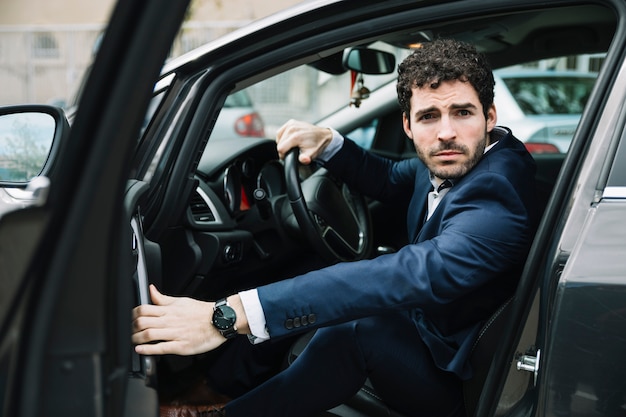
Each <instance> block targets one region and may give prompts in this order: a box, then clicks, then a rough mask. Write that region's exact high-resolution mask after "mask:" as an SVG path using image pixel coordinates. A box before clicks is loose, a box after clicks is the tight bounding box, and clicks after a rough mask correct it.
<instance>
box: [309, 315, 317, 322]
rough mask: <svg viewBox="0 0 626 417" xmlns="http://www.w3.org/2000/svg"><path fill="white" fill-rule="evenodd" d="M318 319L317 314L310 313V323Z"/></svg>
mask: <svg viewBox="0 0 626 417" xmlns="http://www.w3.org/2000/svg"><path fill="white" fill-rule="evenodd" d="M316 321H317V316H316V315H315V314H309V323H310V324H313V323H315V322H316Z"/></svg>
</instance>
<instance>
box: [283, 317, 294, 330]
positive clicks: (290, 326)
mask: <svg viewBox="0 0 626 417" xmlns="http://www.w3.org/2000/svg"><path fill="white" fill-rule="evenodd" d="M285 327H286V328H287V330H291V329H293V319H287V320H286V321H285Z"/></svg>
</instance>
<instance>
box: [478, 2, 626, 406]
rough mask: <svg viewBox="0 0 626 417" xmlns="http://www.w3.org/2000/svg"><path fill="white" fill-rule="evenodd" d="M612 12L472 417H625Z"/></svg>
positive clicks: (620, 85) (617, 74) (625, 324)
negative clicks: (604, 47) (593, 77)
mask: <svg viewBox="0 0 626 417" xmlns="http://www.w3.org/2000/svg"><path fill="white" fill-rule="evenodd" d="M613 6H614V7H615V10H616V11H618V12H619V17H620V19H619V22H620V24H619V25H618V29H617V31H616V34H615V38H614V40H613V42H612V44H611V48H610V50H609V51H608V54H607V59H606V61H605V64H604V67H603V69H602V71H601V73H600V77H599V79H598V83H597V85H596V87H595V90H594V92H593V94H592V96H591V98H590V101H589V103H588V105H587V107H586V109H585V112H584V113H583V117H582V119H581V122H580V124H579V127H578V129H577V132H576V135H575V137H574V140H573V142H572V145H571V147H570V150H569V153H568V156H567V158H566V160H565V162H564V165H563V168H562V169H561V173H560V174H559V177H558V180H557V184H556V186H555V190H554V193H553V195H552V197H551V200H550V202H549V204H548V207H547V209H546V214H545V215H544V218H543V221H542V224H541V226H540V228H539V231H538V234H537V237H536V239H535V244H534V246H533V249H532V250H531V253H530V255H529V258H528V262H527V267H526V270H525V273H524V276H523V277H522V280H521V283H520V288H519V290H518V293H517V295H516V297H518V298H520V299H523V298H527V299H529V300H534V302H533V303H528V304H526V305H516V307H515V309H514V311H513V312H512V316H513V319H512V322H511V323H510V327H509V328H508V329H507V330H506V331H505V333H504V334H503V335H502V336H503V337H502V340H503V341H504V344H505V347H504V348H503V349H502V350H501V351H500V352H498V355H497V357H496V359H495V367H492V369H491V372H490V377H489V378H488V379H487V382H486V385H485V390H484V391H483V394H482V397H481V402H480V404H479V407H478V409H477V412H476V415H536V416H552V415H556V416H558V415H594V416H595V415H598V416H613V415H620V414H619V413H623V407H622V406H623V405H624V399H625V397H624V392H625V389H624V387H625V385H624V383H623V381H624V372H626V370H625V369H624V368H623V366H622V365H621V364H622V362H623V360H622V359H621V355H622V354H623V352H624V349H625V348H626V346H625V345H624V343H623V340H624V339H623V335H624V330H625V329H626V320H625V319H624V317H625V316H624V315H623V312H624V311H626V310H625V309H626V301H625V297H624V285H625V283H626V281H625V280H624V277H625V276H626V264H625V263H624V259H625V258H624V254H625V253H626V246H625V245H624V242H626V227H625V225H626V223H624V221H623V220H621V219H623V218H624V214H626V211H625V209H626V205H625V204H624V203H625V202H626V201H625V194H624V185H625V184H626V176H625V171H624V164H625V162H626V159H625V158H626V152H625V148H626V144H625V143H624V127H625V120H626V113H624V108H623V104H624V102H626V94H625V93H624V91H626V90H625V88H624V87H625V86H626V84H625V83H626V63H625V56H626V52H625V50H624V46H623V38H624V29H625V27H624V17H625V16H626V14H625V13H626V8H625V7H624V5H623V4H619V5H618V4H613ZM506 345H509V346H506ZM507 369H508V371H507Z"/></svg>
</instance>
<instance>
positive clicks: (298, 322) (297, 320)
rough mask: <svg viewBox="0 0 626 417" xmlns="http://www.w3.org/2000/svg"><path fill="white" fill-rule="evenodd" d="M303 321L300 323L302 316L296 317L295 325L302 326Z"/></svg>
mask: <svg viewBox="0 0 626 417" xmlns="http://www.w3.org/2000/svg"><path fill="white" fill-rule="evenodd" d="M301 325H302V323H300V317H296V318H294V319H293V327H296V328H297V327H300V326H301Z"/></svg>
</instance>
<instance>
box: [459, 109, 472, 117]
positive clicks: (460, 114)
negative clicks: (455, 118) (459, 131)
mask: <svg viewBox="0 0 626 417" xmlns="http://www.w3.org/2000/svg"><path fill="white" fill-rule="evenodd" d="M470 114H472V113H471V112H470V111H469V110H465V109H463V110H459V116H469V115H470Z"/></svg>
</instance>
